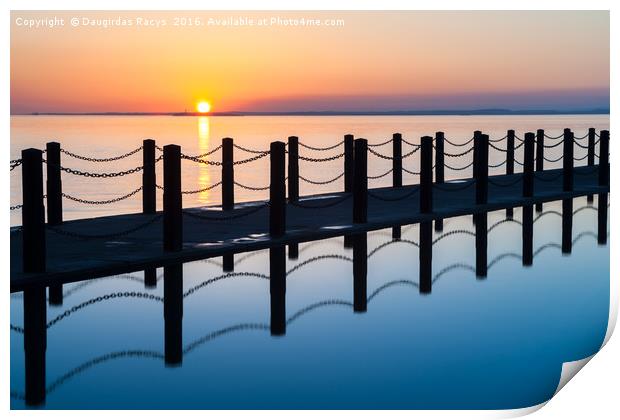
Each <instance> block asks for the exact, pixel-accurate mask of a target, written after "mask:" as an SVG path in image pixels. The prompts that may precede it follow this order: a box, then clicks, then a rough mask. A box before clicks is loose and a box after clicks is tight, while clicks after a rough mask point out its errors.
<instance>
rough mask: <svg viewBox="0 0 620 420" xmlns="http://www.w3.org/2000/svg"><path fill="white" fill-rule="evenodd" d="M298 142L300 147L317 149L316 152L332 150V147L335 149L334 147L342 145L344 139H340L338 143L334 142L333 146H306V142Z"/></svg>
mask: <svg viewBox="0 0 620 420" xmlns="http://www.w3.org/2000/svg"><path fill="white" fill-rule="evenodd" d="M298 144H299V145H300V146H301V147H305V148H306V149H309V150H314V151H317V152H323V151H326V150H332V149H335V148H336V147H339V146H342V145H343V144H344V140H343V141H341V142H340V143H337V144H334V145H333V146H328V147H315V146H308V145H307V144H303V143H302V142H298Z"/></svg>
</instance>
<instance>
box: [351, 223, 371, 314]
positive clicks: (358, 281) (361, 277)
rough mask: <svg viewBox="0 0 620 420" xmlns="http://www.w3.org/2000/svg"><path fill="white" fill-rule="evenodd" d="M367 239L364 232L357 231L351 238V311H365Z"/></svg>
mask: <svg viewBox="0 0 620 420" xmlns="http://www.w3.org/2000/svg"><path fill="white" fill-rule="evenodd" d="M367 251H368V241H367V237H366V232H364V233H358V234H356V235H354V238H353V311H354V312H366V307H367V299H368V297H367V274H368V254H367Z"/></svg>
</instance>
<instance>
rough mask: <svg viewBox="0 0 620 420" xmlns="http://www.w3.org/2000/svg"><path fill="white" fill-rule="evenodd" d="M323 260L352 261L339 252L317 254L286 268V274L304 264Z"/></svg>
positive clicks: (291, 272) (288, 274)
mask: <svg viewBox="0 0 620 420" xmlns="http://www.w3.org/2000/svg"><path fill="white" fill-rule="evenodd" d="M323 260H341V261H347V262H353V258H351V257H348V256H346V255H340V254H324V255H317V256H316V257H312V258H308V259H307V260H305V261H303V262H300V263H299V264H297V265H296V266H294V267H292V268H290V269H289V270H287V272H286V275H287V276H290V275H291V274H293V273H294V272H295V271H297V270H299V269H300V268H302V267H304V266H306V265H308V264H312V263H315V262H317V261H323Z"/></svg>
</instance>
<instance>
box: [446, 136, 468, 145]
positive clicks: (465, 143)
mask: <svg viewBox="0 0 620 420" xmlns="http://www.w3.org/2000/svg"><path fill="white" fill-rule="evenodd" d="M444 140H445V141H446V142H448V144H451V145H452V146H454V147H461V146H467V145H468V144H469V143H471V142H472V141H474V138H473V137H472V138H471V139H469V140H467V141H466V142H464V143H454V142H451V141H450V140H448V139H447V138H445V137H444Z"/></svg>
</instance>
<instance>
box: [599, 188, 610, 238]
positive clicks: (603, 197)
mask: <svg viewBox="0 0 620 420" xmlns="http://www.w3.org/2000/svg"><path fill="white" fill-rule="evenodd" d="M607 201H608V197H607V193H606V192H605V193H600V194H599V195H598V211H597V213H598V234H597V242H598V244H599V245H605V244H606V243H607Z"/></svg>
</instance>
